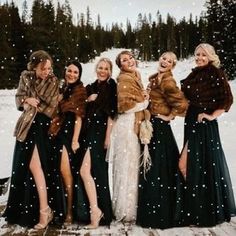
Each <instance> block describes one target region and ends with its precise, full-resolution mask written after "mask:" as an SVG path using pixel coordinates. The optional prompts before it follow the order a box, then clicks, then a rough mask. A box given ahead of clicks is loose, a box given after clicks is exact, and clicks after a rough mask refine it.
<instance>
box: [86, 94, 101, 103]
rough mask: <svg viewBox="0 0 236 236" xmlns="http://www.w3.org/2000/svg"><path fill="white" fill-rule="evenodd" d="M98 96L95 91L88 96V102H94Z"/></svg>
mask: <svg viewBox="0 0 236 236" xmlns="http://www.w3.org/2000/svg"><path fill="white" fill-rule="evenodd" d="M97 96H98V94H97V93H93V94H91V95H90V96H89V97H88V98H87V101H88V102H93V101H95V100H96V99H97Z"/></svg>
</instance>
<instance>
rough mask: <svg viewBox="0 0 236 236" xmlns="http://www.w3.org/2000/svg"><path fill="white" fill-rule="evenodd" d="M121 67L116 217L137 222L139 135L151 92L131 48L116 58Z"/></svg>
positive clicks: (114, 143) (114, 150)
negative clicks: (146, 85) (146, 88)
mask: <svg viewBox="0 0 236 236" xmlns="http://www.w3.org/2000/svg"><path fill="white" fill-rule="evenodd" d="M116 64H117V65H118V67H119V68H120V74H119V75H118V78H117V82H118V86H117V97H118V112H119V116H118V118H117V121H116V124H115V127H114V129H113V131H112V138H111V146H110V149H109V154H108V158H109V162H110V165H109V177H110V189H111V190H112V208H113V213H114V215H115V218H116V220H122V221H124V222H132V223H133V222H135V220H136V211H137V197H138V195H137V194H138V173H139V165H140V155H141V147H140V142H139V138H138V133H139V128H140V122H141V121H142V120H143V119H144V109H145V108H146V107H147V106H148V94H147V92H146V91H144V90H143V85H142V82H141V78H140V75H139V73H138V72H137V68H136V61H135V58H134V56H133V54H132V53H131V52H130V51H122V52H121V53H119V54H118V56H117V58H116Z"/></svg>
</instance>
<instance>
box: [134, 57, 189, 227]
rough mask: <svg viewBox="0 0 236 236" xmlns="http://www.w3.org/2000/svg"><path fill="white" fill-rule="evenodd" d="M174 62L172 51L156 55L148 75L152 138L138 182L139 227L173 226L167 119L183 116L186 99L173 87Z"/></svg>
mask: <svg viewBox="0 0 236 236" xmlns="http://www.w3.org/2000/svg"><path fill="white" fill-rule="evenodd" d="M176 62H177V58H176V55H175V54H174V53H173V52H165V53H163V54H162V55H161V56H160V58H159V68H158V72H157V73H155V74H154V75H152V76H151V77H150V78H149V81H150V83H149V86H148V88H149V90H150V103H149V107H148V108H149V111H150V113H151V123H152V126H153V137H152V139H151V141H150V144H149V153H150V156H151V163H152V165H151V168H150V170H149V171H148V172H147V173H145V174H144V173H142V174H141V176H140V182H139V186H140V188H139V200H138V213H137V224H139V225H141V226H142V227H152V228H161V229H165V228H170V227H173V226H174V225H175V210H176V204H177V198H178V197H179V196H177V187H178V188H179V186H177V185H178V184H180V181H179V173H178V160H179V151H178V146H177V143H176V141H175V138H174V135H173V133H172V129H171V126H170V121H171V120H173V119H174V117H175V116H183V115H184V113H185V112H186V109H187V106H188V102H187V100H186V99H185V97H184V95H183V93H182V92H181V91H180V90H179V88H178V87H177V86H176V82H175V80H174V78H173V74H172V69H173V68H174V67H175V65H176Z"/></svg>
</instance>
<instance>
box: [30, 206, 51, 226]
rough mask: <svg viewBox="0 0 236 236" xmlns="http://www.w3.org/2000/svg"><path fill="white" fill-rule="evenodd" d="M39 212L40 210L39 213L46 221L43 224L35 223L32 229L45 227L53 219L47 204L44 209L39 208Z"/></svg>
mask: <svg viewBox="0 0 236 236" xmlns="http://www.w3.org/2000/svg"><path fill="white" fill-rule="evenodd" d="M39 212H40V214H42V215H45V217H46V222H45V223H44V224H42V223H38V224H37V225H35V226H34V229H38V230H39V229H45V228H46V227H47V226H48V224H49V223H50V222H51V221H52V219H53V211H52V209H51V208H50V207H49V206H47V207H46V208H44V209H41V210H40V211H39Z"/></svg>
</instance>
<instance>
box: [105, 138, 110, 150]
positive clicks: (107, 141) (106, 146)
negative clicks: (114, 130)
mask: <svg viewBox="0 0 236 236" xmlns="http://www.w3.org/2000/svg"><path fill="white" fill-rule="evenodd" d="M109 145H110V137H107V135H106V138H105V142H104V148H105V149H107V148H108V147H109Z"/></svg>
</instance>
